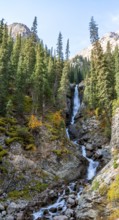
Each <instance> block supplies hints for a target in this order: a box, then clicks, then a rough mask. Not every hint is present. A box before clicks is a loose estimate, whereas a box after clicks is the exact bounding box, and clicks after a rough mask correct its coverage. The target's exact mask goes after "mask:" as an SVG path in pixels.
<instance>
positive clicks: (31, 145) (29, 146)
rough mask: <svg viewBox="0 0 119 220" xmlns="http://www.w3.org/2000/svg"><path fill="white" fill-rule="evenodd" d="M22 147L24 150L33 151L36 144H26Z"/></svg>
mask: <svg viewBox="0 0 119 220" xmlns="http://www.w3.org/2000/svg"><path fill="white" fill-rule="evenodd" d="M24 148H25V150H32V151H35V150H36V145H34V144H28V145H26V146H25V147H24Z"/></svg>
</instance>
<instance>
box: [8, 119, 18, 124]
mask: <svg viewBox="0 0 119 220" xmlns="http://www.w3.org/2000/svg"><path fill="white" fill-rule="evenodd" d="M6 121H7V123H10V124H11V125H16V124H17V120H16V118H6Z"/></svg>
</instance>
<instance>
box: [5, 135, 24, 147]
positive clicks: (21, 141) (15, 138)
mask: <svg viewBox="0 0 119 220" xmlns="http://www.w3.org/2000/svg"><path fill="white" fill-rule="evenodd" d="M13 142H20V143H23V139H22V138H20V137H13V138H7V139H5V144H6V145H8V146H9V145H10V144H11V143H13Z"/></svg>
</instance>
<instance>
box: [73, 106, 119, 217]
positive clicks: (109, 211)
mask: <svg viewBox="0 0 119 220" xmlns="http://www.w3.org/2000/svg"><path fill="white" fill-rule="evenodd" d="M110 149H111V152H112V157H111V160H110V161H109V163H107V165H106V166H105V167H104V168H103V169H102V170H101V171H100V172H99V174H98V175H97V176H96V177H95V178H94V180H93V183H92V185H91V186H87V188H85V190H84V192H83V193H82V196H81V197H80V199H79V202H78V206H77V210H76V219H80V220H89V219H94V220H100V219H103V220H117V219H119V109H117V110H116V113H115V115H114V116H113V119H112V137H111V142H110Z"/></svg>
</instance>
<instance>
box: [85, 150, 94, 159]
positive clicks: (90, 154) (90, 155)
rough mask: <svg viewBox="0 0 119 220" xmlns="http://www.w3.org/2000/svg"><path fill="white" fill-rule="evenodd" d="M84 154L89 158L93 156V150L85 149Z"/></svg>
mask: <svg viewBox="0 0 119 220" xmlns="http://www.w3.org/2000/svg"><path fill="white" fill-rule="evenodd" d="M86 156H87V157H88V158H91V157H92V156H93V152H92V151H89V150H87V151H86Z"/></svg>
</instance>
